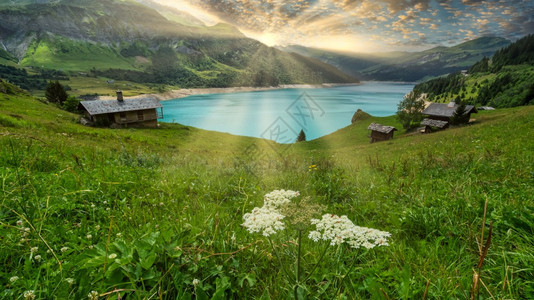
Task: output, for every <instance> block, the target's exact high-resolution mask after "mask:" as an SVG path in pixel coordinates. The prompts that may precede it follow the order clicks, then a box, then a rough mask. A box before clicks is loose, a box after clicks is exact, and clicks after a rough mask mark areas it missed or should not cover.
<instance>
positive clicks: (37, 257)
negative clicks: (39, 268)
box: [33, 255, 41, 261]
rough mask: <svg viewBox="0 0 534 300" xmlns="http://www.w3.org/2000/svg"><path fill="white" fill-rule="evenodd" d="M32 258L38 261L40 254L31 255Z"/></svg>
mask: <svg viewBox="0 0 534 300" xmlns="http://www.w3.org/2000/svg"><path fill="white" fill-rule="evenodd" d="M33 259H35V260H36V261H40V260H41V255H35V256H34V257H33Z"/></svg>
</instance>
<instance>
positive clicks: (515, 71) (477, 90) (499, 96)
mask: <svg viewBox="0 0 534 300" xmlns="http://www.w3.org/2000/svg"><path fill="white" fill-rule="evenodd" d="M414 89H417V90H420V91H421V92H423V93H427V95H428V97H429V100H431V101H441V102H447V101H450V100H454V99H460V100H464V101H466V102H467V103H471V104H477V105H489V106H494V107H513V106H519V105H529V104H532V103H534V102H533V101H534V36H533V35H529V36H526V37H524V38H522V39H520V40H518V41H516V42H515V43H513V44H511V45H509V46H507V47H504V48H502V49H500V50H499V51H497V52H496V53H495V55H493V56H492V57H491V59H489V58H483V59H481V60H480V61H478V62H477V63H475V64H474V65H473V66H472V67H471V68H470V69H469V72H468V75H467V76H464V75H462V74H459V73H454V74H451V75H449V76H447V77H443V78H437V79H434V80H430V81H427V82H424V83H421V84H418V85H417V86H415V88H414Z"/></svg>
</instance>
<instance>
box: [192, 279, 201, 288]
mask: <svg viewBox="0 0 534 300" xmlns="http://www.w3.org/2000/svg"><path fill="white" fill-rule="evenodd" d="M199 284H200V280H198V279H196V278H195V279H193V285H194V286H197V285H199Z"/></svg>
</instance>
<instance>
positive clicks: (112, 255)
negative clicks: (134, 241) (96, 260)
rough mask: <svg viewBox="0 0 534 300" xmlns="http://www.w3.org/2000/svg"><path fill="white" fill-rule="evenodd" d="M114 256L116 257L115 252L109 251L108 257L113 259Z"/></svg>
mask: <svg viewBox="0 0 534 300" xmlns="http://www.w3.org/2000/svg"><path fill="white" fill-rule="evenodd" d="M116 257H117V254H115V253H111V254H110V255H109V256H108V258H109V259H115V258H116Z"/></svg>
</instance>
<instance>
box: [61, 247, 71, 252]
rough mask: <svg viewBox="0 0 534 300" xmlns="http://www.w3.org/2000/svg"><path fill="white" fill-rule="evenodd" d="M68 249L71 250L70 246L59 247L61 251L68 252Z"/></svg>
mask: <svg viewBox="0 0 534 300" xmlns="http://www.w3.org/2000/svg"><path fill="white" fill-rule="evenodd" d="M67 250H69V247H63V248H61V249H59V251H61V252H67Z"/></svg>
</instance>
